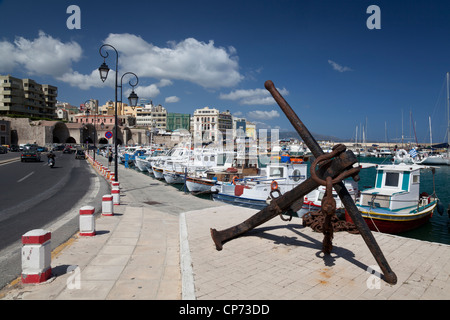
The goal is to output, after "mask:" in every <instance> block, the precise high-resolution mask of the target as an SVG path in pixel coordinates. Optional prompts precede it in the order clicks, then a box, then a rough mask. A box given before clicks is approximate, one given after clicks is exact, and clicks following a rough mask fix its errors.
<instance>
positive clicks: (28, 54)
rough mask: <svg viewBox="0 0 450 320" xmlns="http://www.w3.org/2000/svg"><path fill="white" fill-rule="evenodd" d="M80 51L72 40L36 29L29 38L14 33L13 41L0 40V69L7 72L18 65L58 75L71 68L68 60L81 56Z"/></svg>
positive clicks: (30, 72)
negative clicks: (63, 39)
mask: <svg viewBox="0 0 450 320" xmlns="http://www.w3.org/2000/svg"><path fill="white" fill-rule="evenodd" d="M82 52H83V50H82V49H81V47H80V45H79V44H78V43H76V42H67V43H64V42H62V41H60V40H59V39H55V38H53V37H52V36H50V35H47V34H46V33H45V32H43V31H39V34H38V37H37V38H36V39H33V40H28V39H25V38H23V37H17V38H16V39H15V40H14V43H10V42H8V41H2V42H0V55H1V57H2V58H1V62H0V71H1V72H5V71H6V72H11V71H13V69H14V68H16V67H20V68H23V69H24V70H25V71H26V72H27V73H28V74H30V75H36V74H38V75H50V76H53V77H60V76H62V75H64V74H65V73H67V72H72V69H71V67H72V63H73V62H77V61H79V60H80V59H81V56H82Z"/></svg>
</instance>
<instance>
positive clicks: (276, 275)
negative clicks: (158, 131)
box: [0, 156, 450, 300]
mask: <svg viewBox="0 0 450 320" xmlns="http://www.w3.org/2000/svg"><path fill="white" fill-rule="evenodd" d="M97 160H99V161H101V162H102V163H104V164H106V159H105V158H103V157H102V156H97ZM93 170H94V169H93ZM119 181H120V188H121V197H120V202H121V204H120V205H118V206H114V216H101V215H98V217H97V219H96V235H95V236H93V237H81V236H79V235H78V234H76V235H74V236H73V237H72V238H71V239H70V240H69V241H68V242H67V243H65V244H64V245H62V246H60V247H58V248H57V249H55V250H54V252H53V253H52V271H53V277H52V278H51V279H50V280H48V281H47V282H45V283H42V284H37V285H36V284H27V285H24V284H22V283H21V282H20V280H16V281H14V282H12V283H11V284H10V285H9V286H7V287H5V288H4V289H3V290H2V291H1V292H0V299H3V300H78V299H83V300H93V299H95V300H142V299H146V300H181V299H185V300H191V299H196V300H241V299H245V300H248V299H250V300H295V299H330V300H331V299H343V300H350V299H352V300H353V299H364V300H366V299H373V300H398V299H413V300H416V299H420V300H428V299H438V300H445V299H450V278H449V277H450V269H449V268H448V265H449V262H450V246H448V245H442V244H437V243H430V242H424V241H419V240H412V239H407V238H402V237H397V236H392V235H387V234H380V233H374V236H375V238H376V240H377V242H378V244H379V245H380V247H381V249H382V251H383V253H384V255H385V257H386V259H387V261H388V263H389V264H390V266H391V268H392V270H393V271H394V272H395V273H396V274H397V277H398V283H397V284H396V285H389V284H387V283H385V282H384V281H382V280H381V279H380V277H379V276H378V274H377V273H376V272H375V271H373V269H375V270H376V268H377V264H376V262H375V259H374V257H373V256H372V254H371V253H370V251H369V249H368V248H367V246H366V244H365V243H364V241H363V239H362V238H361V236H360V235H354V234H349V233H346V232H339V233H335V235H334V239H333V245H334V248H333V252H332V254H331V255H330V256H324V255H323V254H322V253H321V246H322V239H323V235H322V234H320V233H316V232H313V231H312V230H311V229H310V228H308V227H303V226H302V222H301V219H298V218H293V220H292V221H291V222H285V221H282V220H281V219H280V218H278V217H277V218H274V219H272V220H270V221H268V222H266V223H265V224H263V225H261V226H259V227H258V228H256V229H254V230H252V231H251V232H248V233H247V234H245V235H243V236H241V237H239V238H237V239H234V240H231V241H229V242H227V243H225V244H224V246H223V250H222V251H217V250H216V249H215V246H214V243H213V241H212V239H211V236H210V228H215V229H217V230H223V229H225V228H228V227H231V226H234V225H236V224H238V223H240V222H242V221H244V220H245V219H247V218H248V217H250V216H251V215H253V214H254V213H255V212H256V211H255V210H251V209H246V208H240V207H234V206H229V205H223V204H221V203H216V202H213V201H210V200H205V199H200V198H197V197H194V196H192V195H190V194H185V193H184V192H183V191H180V190H177V189H176V188H175V187H173V186H169V185H167V184H166V183H164V182H161V181H157V180H155V179H154V178H152V177H150V176H148V175H144V174H142V173H140V172H138V171H136V170H134V169H126V168H124V167H123V166H119ZM17 249H18V250H20V248H17Z"/></svg>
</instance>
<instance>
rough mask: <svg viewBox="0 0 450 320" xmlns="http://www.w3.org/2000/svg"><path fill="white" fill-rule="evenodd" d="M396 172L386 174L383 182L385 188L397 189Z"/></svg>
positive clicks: (397, 176) (397, 174)
mask: <svg viewBox="0 0 450 320" xmlns="http://www.w3.org/2000/svg"><path fill="white" fill-rule="evenodd" d="M399 175H400V174H399V173H398V172H386V180H385V181H384V185H385V186H386V187H397V186H398V180H399V179H398V178H399Z"/></svg>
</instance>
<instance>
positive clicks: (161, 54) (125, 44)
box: [104, 33, 243, 88]
mask: <svg viewBox="0 0 450 320" xmlns="http://www.w3.org/2000/svg"><path fill="white" fill-rule="evenodd" d="M104 42H105V43H108V44H111V45H112V46H114V47H115V48H116V49H117V50H118V51H119V53H120V61H121V65H122V66H123V67H122V68H124V69H126V70H135V72H136V73H139V77H153V78H157V79H172V80H185V81H189V82H193V83H196V84H198V85H200V86H202V87H204V88H220V87H230V86H234V85H236V84H238V83H239V82H240V81H241V80H242V78H243V77H242V76H241V74H240V73H239V71H238V69H239V64H238V58H237V57H236V56H235V54H236V49H234V48H233V47H229V48H228V49H226V48H222V47H216V46H215V45H214V41H212V40H210V41H209V42H208V43H206V42H202V41H198V40H196V39H194V38H187V39H185V40H183V41H180V42H175V41H170V42H168V43H167V46H166V47H158V46H155V45H153V44H151V43H148V42H147V41H145V40H144V39H142V38H141V37H139V36H136V35H133V34H128V33H123V34H110V35H109V36H108V37H107V38H106V39H105V41H104Z"/></svg>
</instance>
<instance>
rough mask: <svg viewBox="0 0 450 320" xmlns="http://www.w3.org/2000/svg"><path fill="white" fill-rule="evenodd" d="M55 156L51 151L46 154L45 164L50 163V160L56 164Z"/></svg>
mask: <svg viewBox="0 0 450 320" xmlns="http://www.w3.org/2000/svg"><path fill="white" fill-rule="evenodd" d="M55 157H56V156H55V154H54V153H53V151H50V152H49V153H48V154H47V158H48V159H47V164H50V161H51V159H53V162H56V161H55Z"/></svg>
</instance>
